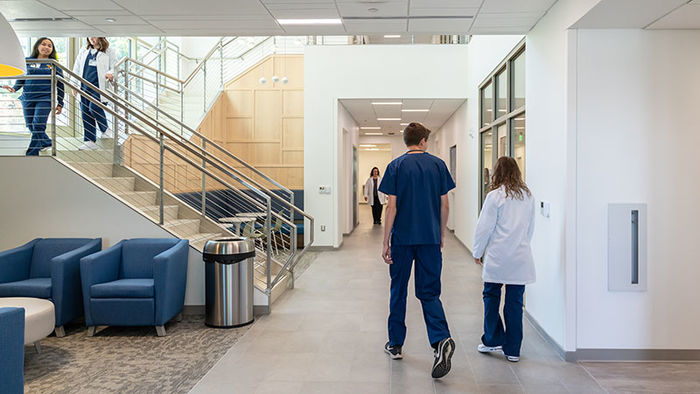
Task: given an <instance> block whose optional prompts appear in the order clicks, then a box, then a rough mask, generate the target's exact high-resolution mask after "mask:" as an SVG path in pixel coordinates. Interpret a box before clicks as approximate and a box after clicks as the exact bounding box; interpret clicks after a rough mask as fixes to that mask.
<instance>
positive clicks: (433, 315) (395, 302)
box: [389, 245, 450, 346]
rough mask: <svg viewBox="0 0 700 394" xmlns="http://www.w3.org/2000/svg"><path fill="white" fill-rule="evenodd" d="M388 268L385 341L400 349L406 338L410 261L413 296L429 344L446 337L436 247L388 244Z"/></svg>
mask: <svg viewBox="0 0 700 394" xmlns="http://www.w3.org/2000/svg"><path fill="white" fill-rule="evenodd" d="M391 258H392V260H393V264H391V265H389V274H390V276H391V297H390V299H389V342H390V344H391V345H398V346H403V343H404V340H405V339H406V323H405V320H406V297H407V295H408V280H409V279H410V278H411V267H412V266H413V262H414V261H415V263H416V268H415V275H416V277H415V286H416V297H417V298H418V299H419V300H420V302H421V305H422V306H423V319H425V326H426V328H427V329H428V339H429V340H430V344H431V345H433V344H435V343H437V342H439V341H441V340H443V339H445V338H449V337H450V330H449V328H448V327H447V319H446V318H445V311H444V310H443V309H442V303H441V302H440V273H441V271H442V251H441V250H440V245H410V246H408V245H407V246H403V245H392V246H391Z"/></svg>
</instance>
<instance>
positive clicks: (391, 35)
mask: <svg viewBox="0 0 700 394" xmlns="http://www.w3.org/2000/svg"><path fill="white" fill-rule="evenodd" d="M384 38H401V34H385V35H384Z"/></svg>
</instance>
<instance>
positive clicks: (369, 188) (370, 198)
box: [365, 177, 386, 206]
mask: <svg viewBox="0 0 700 394" xmlns="http://www.w3.org/2000/svg"><path fill="white" fill-rule="evenodd" d="M381 184H382V177H377V196H379V203H380V204H382V205H386V194H384V193H382V192H380V191H379V185H381ZM365 198H366V199H367V204H369V205H370V206H372V205H374V180H373V179H372V177H369V178H368V179H367V182H365Z"/></svg>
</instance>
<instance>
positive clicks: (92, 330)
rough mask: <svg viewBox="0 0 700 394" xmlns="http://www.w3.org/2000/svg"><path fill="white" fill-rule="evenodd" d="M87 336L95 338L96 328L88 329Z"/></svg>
mask: <svg viewBox="0 0 700 394" xmlns="http://www.w3.org/2000/svg"><path fill="white" fill-rule="evenodd" d="M87 336H89V337H94V336H95V326H90V327H88V330H87Z"/></svg>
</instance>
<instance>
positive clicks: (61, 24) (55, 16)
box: [0, 0, 556, 36]
mask: <svg viewBox="0 0 700 394" xmlns="http://www.w3.org/2000/svg"><path fill="white" fill-rule="evenodd" d="M555 2H556V0H359V1H358V0H196V1H192V0H11V1H8V0H0V12H2V14H3V15H4V16H5V18H6V19H8V20H9V21H10V23H11V25H12V27H13V28H14V29H15V30H16V31H17V33H19V34H20V35H25V36H43V35H50V36H76V35H78V36H92V35H94V36H164V35H166V36H221V35H248V36H250V35H355V34H372V33H375V34H377V33H378V34H525V33H527V32H528V31H529V30H530V29H531V28H532V27H533V26H534V25H535V24H536V23H537V21H538V20H539V19H540V18H541V17H542V16H544V14H545V13H546V12H547V10H548V9H549V8H550V7H551V6H552V5H553V4H554V3H555ZM308 18H316V19H329V18H330V19H340V21H341V22H342V23H341V24H337V25H280V24H279V23H278V22H277V20H278V19H308ZM108 20H109V21H108Z"/></svg>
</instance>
